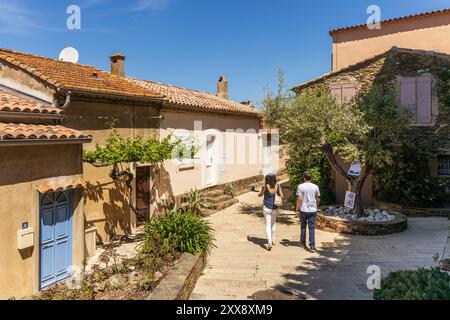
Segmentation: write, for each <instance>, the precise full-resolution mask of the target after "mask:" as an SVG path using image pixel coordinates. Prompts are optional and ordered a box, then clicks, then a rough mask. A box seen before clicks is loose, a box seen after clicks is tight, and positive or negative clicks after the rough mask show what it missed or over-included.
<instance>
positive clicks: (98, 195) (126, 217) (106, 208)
mask: <svg viewBox="0 0 450 320" xmlns="http://www.w3.org/2000/svg"><path fill="white" fill-rule="evenodd" d="M126 180H127V177H121V178H119V179H118V180H114V181H111V182H109V183H104V184H100V183H99V182H97V184H95V185H94V184H92V183H90V182H88V183H87V185H86V188H85V192H84V200H85V204H86V202H87V201H92V202H94V203H96V204H98V203H102V209H103V214H104V216H105V218H104V219H105V220H104V221H105V224H104V227H103V229H104V230H103V231H104V232H98V233H97V237H98V239H97V240H98V241H99V242H100V243H104V242H108V241H109V240H110V239H103V238H102V234H104V233H106V235H108V236H109V237H110V238H111V237H113V236H115V235H116V234H117V232H125V233H130V232H131V215H132V214H134V213H133V212H132V210H131V207H130V205H129V201H130V198H129V191H128V188H127V185H126ZM105 194H107V198H105ZM102 220H103V219H102Z"/></svg>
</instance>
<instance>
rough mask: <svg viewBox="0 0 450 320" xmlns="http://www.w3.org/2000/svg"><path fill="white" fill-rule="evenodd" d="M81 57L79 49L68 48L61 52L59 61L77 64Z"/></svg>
mask: <svg viewBox="0 0 450 320" xmlns="http://www.w3.org/2000/svg"><path fill="white" fill-rule="evenodd" d="M79 56H80V55H79V54H78V51H77V49H75V48H72V47H67V48H65V49H63V50H62V51H61V53H60V54H59V60H62V61H67V62H72V63H77V62H78V58H79Z"/></svg>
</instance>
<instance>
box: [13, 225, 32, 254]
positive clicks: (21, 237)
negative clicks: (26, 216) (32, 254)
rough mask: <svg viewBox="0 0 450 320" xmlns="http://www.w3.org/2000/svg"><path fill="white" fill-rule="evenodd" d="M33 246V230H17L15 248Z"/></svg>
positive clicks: (21, 248) (20, 248)
mask: <svg viewBox="0 0 450 320" xmlns="http://www.w3.org/2000/svg"><path fill="white" fill-rule="evenodd" d="M32 246H34V230H33V228H27V229H23V230H19V231H17V249H19V250H23V249H27V248H30V247H32Z"/></svg>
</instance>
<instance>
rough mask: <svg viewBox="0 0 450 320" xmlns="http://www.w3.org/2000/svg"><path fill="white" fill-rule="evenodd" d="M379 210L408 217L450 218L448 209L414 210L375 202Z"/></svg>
mask: <svg viewBox="0 0 450 320" xmlns="http://www.w3.org/2000/svg"><path fill="white" fill-rule="evenodd" d="M375 206H376V207H377V208H378V209H380V210H388V211H389V210H395V211H398V212H401V213H403V214H404V215H407V216H409V217H450V209H446V208H414V207H406V206H401V205H398V204H393V203H386V202H382V201H378V200H375Z"/></svg>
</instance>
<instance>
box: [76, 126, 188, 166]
mask: <svg viewBox="0 0 450 320" xmlns="http://www.w3.org/2000/svg"><path fill="white" fill-rule="evenodd" d="M171 140H172V136H168V137H167V138H165V139H163V140H161V141H160V140H159V139H156V138H150V139H144V138H143V137H141V136H138V137H135V138H125V137H123V136H122V135H121V134H120V133H119V132H118V130H117V129H115V128H113V129H112V132H111V134H110V135H109V137H108V139H107V141H106V144H105V145H104V146H101V145H96V147H95V150H92V151H85V152H84V155H83V160H84V161H85V162H87V163H91V164H93V165H96V166H107V165H117V164H119V163H127V162H140V163H159V162H162V161H164V160H166V159H170V158H171V157H172V152H173V150H174V148H175V147H177V146H179V144H180V143H181V142H180V140H179V139H177V140H175V141H171Z"/></svg>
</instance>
